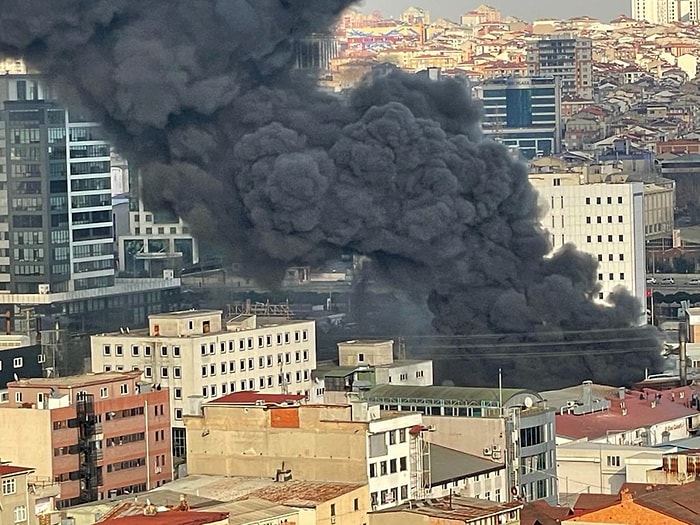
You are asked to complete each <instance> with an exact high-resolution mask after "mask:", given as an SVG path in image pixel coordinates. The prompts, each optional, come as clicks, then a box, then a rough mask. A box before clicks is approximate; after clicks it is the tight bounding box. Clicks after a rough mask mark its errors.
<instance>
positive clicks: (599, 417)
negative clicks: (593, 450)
mask: <svg viewBox="0 0 700 525" xmlns="http://www.w3.org/2000/svg"><path fill="white" fill-rule="evenodd" d="M647 390H648V391H649V392H652V393H651V394H649V395H648V396H646V397H643V398H642V399H640V393H639V392H632V394H627V395H625V398H624V400H622V399H614V400H611V401H612V407H611V409H610V410H603V411H600V412H593V413H588V414H583V415H580V416H577V415H574V414H557V415H556V433H557V436H563V437H568V438H572V439H583V438H587V439H589V440H593V439H599V438H602V437H605V436H606V435H607V434H608V432H613V433H620V432H624V431H627V430H634V429H638V428H642V427H648V426H651V425H657V424H659V423H663V422H665V421H672V420H676V419H681V418H685V417H688V416H692V415H697V413H698V411H697V410H695V409H693V408H690V407H687V406H685V404H684V403H683V400H682V399H680V397H679V396H678V394H676V395H675V397H676V398H677V399H676V400H675V401H672V400H671V397H670V396H671V392H675V391H668V390H667V391H664V393H663V394H662V397H661V399H660V400H659V401H658V402H655V403H652V402H653V401H654V391H651V390H649V389H647ZM677 390H680V389H676V391H677ZM685 398H686V399H690V395H687V396H685ZM622 401H624V404H625V407H626V410H625V413H624V414H625V415H623V412H622V411H621V410H619V409H617V407H618V406H619V404H620V403H621V402H622ZM611 429H614V430H611Z"/></svg>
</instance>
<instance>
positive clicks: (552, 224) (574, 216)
mask: <svg viewBox="0 0 700 525" xmlns="http://www.w3.org/2000/svg"><path fill="white" fill-rule="evenodd" d="M530 182H531V184H532V185H533V186H534V188H535V189H536V190H537V192H538V194H539V197H540V200H541V204H542V208H543V209H546V210H547V212H546V214H545V216H544V217H543V218H542V226H543V227H544V228H545V229H546V230H547V231H549V234H550V236H551V243H552V248H553V250H554V251H556V250H558V249H559V248H561V247H562V246H564V245H565V244H567V243H571V244H574V245H575V246H576V247H577V248H578V249H579V250H581V251H582V252H586V253H589V254H591V255H593V256H594V257H595V258H596V259H597V260H598V276H597V277H598V282H599V284H600V292H599V295H598V298H599V299H604V298H605V297H607V296H608V294H610V293H611V292H612V291H613V290H614V289H615V288H616V287H618V286H623V287H625V288H627V290H628V291H629V292H630V293H631V294H632V295H634V296H635V297H637V299H639V300H640V301H642V303H643V302H644V300H645V294H646V273H645V259H644V184H643V183H641V182H627V177H626V176H624V175H601V174H586V173H585V172H584V173H537V174H531V175H530Z"/></svg>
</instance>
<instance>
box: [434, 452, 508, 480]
mask: <svg viewBox="0 0 700 525" xmlns="http://www.w3.org/2000/svg"><path fill="white" fill-rule="evenodd" d="M429 446H430V481H431V484H432V486H436V485H442V484H443V483H448V482H450V481H453V480H457V479H462V478H466V477H470V476H475V475H477V474H482V473H486V472H494V471H497V470H502V469H505V465H504V464H503V463H497V462H495V461H489V460H488V459H484V458H480V457H479V456H475V455H473V454H467V453H466V452H460V451H458V450H453V449H451V448H447V447H442V446H440V445H435V444H434V443H430V445H429Z"/></svg>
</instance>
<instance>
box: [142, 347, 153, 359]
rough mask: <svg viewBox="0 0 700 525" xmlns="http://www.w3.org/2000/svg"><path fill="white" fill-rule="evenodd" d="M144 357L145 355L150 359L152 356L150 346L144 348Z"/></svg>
mask: <svg viewBox="0 0 700 525" xmlns="http://www.w3.org/2000/svg"><path fill="white" fill-rule="evenodd" d="M143 355H145V356H146V357H150V355H151V347H150V346H145V347H144V348H143Z"/></svg>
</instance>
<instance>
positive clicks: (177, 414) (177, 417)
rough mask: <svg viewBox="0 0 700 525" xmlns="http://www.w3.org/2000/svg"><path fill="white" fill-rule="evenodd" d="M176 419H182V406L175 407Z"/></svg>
mask: <svg viewBox="0 0 700 525" xmlns="http://www.w3.org/2000/svg"><path fill="white" fill-rule="evenodd" d="M175 419H177V420H180V419H182V409H181V408H176V409H175Z"/></svg>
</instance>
